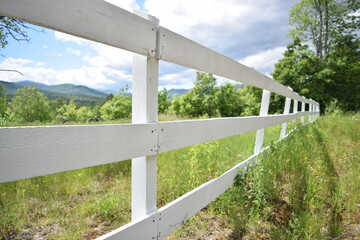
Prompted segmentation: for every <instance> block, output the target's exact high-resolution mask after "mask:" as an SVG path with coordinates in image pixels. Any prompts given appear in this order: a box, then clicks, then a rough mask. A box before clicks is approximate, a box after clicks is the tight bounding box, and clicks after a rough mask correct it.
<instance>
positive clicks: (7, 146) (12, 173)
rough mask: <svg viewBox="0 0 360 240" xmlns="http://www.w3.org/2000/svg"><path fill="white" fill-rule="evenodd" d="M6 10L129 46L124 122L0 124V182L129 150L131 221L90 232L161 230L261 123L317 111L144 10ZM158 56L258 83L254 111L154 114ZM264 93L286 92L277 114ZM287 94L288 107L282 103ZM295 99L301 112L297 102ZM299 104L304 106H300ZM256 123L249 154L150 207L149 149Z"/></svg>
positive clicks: (180, 218) (203, 198) (85, 6)
mask: <svg viewBox="0 0 360 240" xmlns="http://www.w3.org/2000/svg"><path fill="white" fill-rule="evenodd" d="M0 4H1V5H0V6H1V8H0V16H8V17H11V18H15V19H19V20H22V21H26V22H29V23H33V24H36V25H40V26H44V27H46V28H50V29H54V30H57V31H61V32H65V33H68V34H71V35H74V36H78V37H81V38H85V39H89V40H92V41H96V42H100V43H104V44H107V45H111V46H114V47H117V48H121V49H125V50H128V51H131V52H133V53H135V54H134V65H133V109H132V115H133V120H132V124H115V125H96V126H95V125H94V126H92V125H88V126H49V127H9V128H0V182H9V181H15V180H19V179H24V178H31V177H36V176H41V175H46V174H53V173H57V172H62V171H69V170H75V169H80V168H85V167H90V166H96V165H100V164H106V163H112V162H118V161H123V160H127V159H130V158H132V222H130V223H128V224H127V225H125V226H123V227H121V228H119V229H116V230H114V231H112V232H110V233H108V234H106V235H104V236H102V237H100V238H99V239H162V238H164V237H165V236H167V235H168V234H169V233H171V231H173V230H174V229H175V228H177V227H179V226H180V225H181V224H182V223H183V222H184V221H186V220H187V219H188V218H190V217H191V216H192V215H194V214H195V213H196V212H198V211H199V210H200V209H202V208H203V207H205V206H206V205H207V204H209V203H210V202H211V201H213V200H214V199H215V198H217V197H218V196H219V195H220V194H222V193H223V192H224V191H225V190H226V189H228V188H229V187H231V186H232V184H233V182H234V177H235V176H236V174H237V173H238V171H239V169H241V168H244V167H246V166H247V165H248V164H250V163H251V162H252V161H253V160H254V159H255V158H256V157H257V156H258V154H259V153H260V152H261V151H262V150H261V149H262V144H263V138H264V129H265V128H267V127H270V126H274V125H277V124H283V126H282V130H281V136H280V138H284V137H285V136H286V125H287V122H290V121H295V120H296V118H298V117H301V123H302V124H304V123H305V120H304V116H309V118H308V121H309V122H311V121H314V120H315V119H316V117H317V116H318V115H319V110H320V106H319V104H318V103H317V102H315V101H313V100H311V99H306V98H304V97H302V96H300V95H298V94H297V93H295V92H293V91H292V90H291V89H289V88H287V87H285V86H283V85H281V84H280V83H278V82H276V81H274V80H273V79H271V78H269V77H267V76H265V75H262V74H260V73H258V72H256V71H254V70H252V69H250V68H248V67H246V66H244V65H242V64H240V63H238V62H237V61H235V60H232V59H230V58H227V57H225V56H223V55H221V54H219V53H217V52H215V51H212V50H210V49H208V48H206V47H204V46H202V45H200V44H198V43H195V42H193V41H191V40H189V39H187V38H185V37H183V36H181V35H179V34H177V33H174V32H172V31H170V30H168V29H166V28H163V27H161V26H160V25H159V21H158V20H157V19H156V18H154V17H152V16H149V15H146V14H144V13H140V12H137V13H136V14H133V13H130V12H127V11H125V10H123V9H121V8H119V7H116V6H114V5H111V4H109V3H107V2H104V1H102V0H76V1H72V0H31V1H29V0H0ZM159 60H165V61H168V62H172V63H175V64H179V65H182V66H187V67H190V68H193V69H197V70H199V71H204V72H208V73H213V74H215V75H219V76H222V77H225V78H228V79H232V80H235V81H239V82H242V83H245V84H249V85H252V86H255V87H258V88H262V89H263V97H262V102H261V110H260V116H252V117H236V118H217V119H205V120H189V121H176V122H158V117H157V100H158V99H157V92H158V65H159ZM271 93H277V94H280V95H282V96H284V97H286V103H285V107H284V114H282V115H270V116H267V115H268V107H269V101H270V95H271ZM292 101H293V103H294V106H295V107H293V112H292V113H290V105H291V102H292ZM298 103H301V112H298V111H297V109H298V108H297V104H298ZM306 105H308V107H307V109H308V111H305V109H306ZM255 130H257V137H256V143H255V149H254V155H253V156H251V157H250V158H249V159H247V160H245V161H244V162H242V163H239V164H238V165H236V166H234V167H233V168H232V169H230V170H229V171H227V172H225V173H224V174H223V175H221V176H220V177H218V178H215V179H213V180H211V181H209V182H207V183H205V184H203V185H201V186H199V187H197V188H196V189H194V190H192V191H191V192H188V193H187V194H185V195H183V196H181V197H180V198H178V199H176V200H175V201H173V202H171V203H170V204H168V205H166V206H164V207H162V208H160V209H157V208H156V186H157V182H156V178H157V167H156V164H157V162H156V154H157V153H161V152H166V151H170V150H174V149H178V148H182V147H186V146H191V145H194V144H199V143H204V142H208V141H213V140H217V139H221V138H225V137H229V136H233V135H238V134H242V133H246V132H251V131H255Z"/></svg>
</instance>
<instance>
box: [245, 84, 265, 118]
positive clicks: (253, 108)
mask: <svg viewBox="0 0 360 240" xmlns="http://www.w3.org/2000/svg"><path fill="white" fill-rule="evenodd" d="M261 97H262V89H260V88H256V87H253V86H250V85H246V86H245V87H244V88H242V89H240V100H241V102H242V104H243V109H244V110H243V112H242V114H241V115H242V116H255V115H259V112H260V104H261Z"/></svg>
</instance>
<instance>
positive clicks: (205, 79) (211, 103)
mask: <svg viewBox="0 0 360 240" xmlns="http://www.w3.org/2000/svg"><path fill="white" fill-rule="evenodd" d="M194 85H195V86H194V88H193V89H192V90H190V91H188V92H187V93H186V94H184V95H182V96H181V98H180V113H181V114H182V115H188V116H190V117H200V116H204V115H207V116H209V117H214V116H216V114H217V111H216V97H215V96H216V91H217V88H216V78H214V77H213V75H212V74H209V73H201V72H197V73H196V80H195V81H194Z"/></svg>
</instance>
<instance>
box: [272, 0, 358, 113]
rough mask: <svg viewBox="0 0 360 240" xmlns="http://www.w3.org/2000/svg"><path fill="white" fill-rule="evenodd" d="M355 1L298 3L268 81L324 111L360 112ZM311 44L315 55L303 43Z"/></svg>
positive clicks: (356, 4)
mask: <svg viewBox="0 0 360 240" xmlns="http://www.w3.org/2000/svg"><path fill="white" fill-rule="evenodd" d="M359 9H360V3H359V2H358V1H354V0H347V1H345V0H301V1H300V2H299V3H297V4H295V6H294V7H293V9H292V10H291V13H290V16H291V20H290V23H292V24H293V25H295V26H296V27H295V29H293V30H291V32H290V35H291V36H292V37H293V43H292V44H290V45H289V46H288V48H287V50H286V52H285V54H284V58H283V59H280V60H279V62H278V63H277V64H276V65H275V70H274V73H273V77H274V78H275V80H277V81H279V82H281V83H283V84H284V85H288V86H290V87H292V88H293V89H294V91H296V92H299V93H300V94H301V95H303V96H305V97H308V98H313V99H315V100H316V101H318V102H319V103H320V105H321V110H322V111H324V110H325V109H326V108H327V106H329V105H330V103H332V102H338V104H339V107H341V108H343V110H345V111H349V110H355V111H357V110H359V104H357V103H358V102H359V97H357V96H358V95H359V94H358V92H359V87H358V86H359V84H358V76H359V59H360V57H359V38H358V35H357V32H356V31H359V29H360V21H359V19H360V16H359V14H353V13H355V12H359ZM309 40H310V41H311V42H312V44H313V45H314V49H315V52H314V51H312V50H311V47H308V46H307V45H306V44H304V42H306V41H309Z"/></svg>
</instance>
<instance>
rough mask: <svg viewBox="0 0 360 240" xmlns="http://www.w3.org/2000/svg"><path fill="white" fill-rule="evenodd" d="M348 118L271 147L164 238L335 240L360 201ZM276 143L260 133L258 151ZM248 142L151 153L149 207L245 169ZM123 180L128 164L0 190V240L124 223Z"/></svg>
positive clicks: (322, 122) (355, 142) (324, 121)
mask: <svg viewBox="0 0 360 240" xmlns="http://www.w3.org/2000/svg"><path fill="white" fill-rule="evenodd" d="M355 118H356V116H355V117H354V118H352V116H342V115H331V116H327V117H323V118H320V119H319V120H318V121H317V122H316V123H315V124H314V125H307V126H306V127H302V128H301V129H300V130H296V131H295V132H294V133H293V134H291V135H290V137H289V138H288V139H286V140H285V141H283V142H281V143H278V144H273V147H272V148H271V149H270V150H269V151H268V152H267V153H266V154H264V155H263V157H261V158H260V159H259V162H258V165H257V166H256V167H253V168H250V169H249V170H248V171H247V172H246V174H245V175H239V177H238V179H237V184H236V186H235V187H233V188H231V189H230V190H228V191H227V192H226V193H224V194H223V195H222V196H221V197H220V198H219V199H218V200H216V201H215V202H214V203H213V204H211V205H209V206H208V207H206V208H205V209H204V210H203V211H201V212H200V213H199V214H197V215H195V216H194V217H193V218H191V219H190V220H189V221H188V222H187V223H186V224H185V225H184V226H183V227H181V228H180V229H179V230H177V231H175V232H174V233H173V234H172V235H171V236H170V237H169V238H170V239H180V238H181V239H196V238H200V239H202V238H203V239H206V238H209V237H210V235H211V236H217V237H218V238H220V239H221V238H231V237H232V238H241V237H243V238H245V239H246V237H250V238H251V239H253V238H262V237H263V238H274V239H281V238H283V239H288V238H293V239H296V238H300V239H303V238H308V239H310V238H318V237H319V238H322V237H324V236H331V237H334V236H339V235H341V234H343V233H344V232H346V229H344V228H343V224H342V221H345V222H346V221H347V222H351V219H352V216H353V214H354V213H355V212H356V211H357V209H356V204H358V203H359V198H358V196H359V195H360V194H359V189H358V183H359V182H360V181H359V180H360V179H359V176H360V175H359V161H358V156H359V150H358V149H359V130H360V129H359V124H358V122H355V120H354V119H355ZM357 118H359V116H358V115H357ZM160 120H175V118H174V117H171V116H170V117H169V116H161V118H160ZM299 122H300V119H298V120H297V123H299ZM355 123H357V124H355ZM291 128H292V126H291V124H290V125H289V126H288V130H291ZM279 135H280V126H275V127H273V128H270V129H266V133H265V144H272V143H273V142H275V141H277V140H278V138H279ZM254 140H255V134H254V133H248V134H243V135H240V136H234V137H230V138H225V139H222V140H218V141H213V142H209V143H205V144H199V145H195V146H191V147H187V148H183V149H178V150H174V151H171V152H166V153H161V154H159V155H158V207H161V206H163V205H165V204H167V203H169V202H171V201H173V200H175V199H176V198H177V197H180V196H181V195H183V194H184V193H186V192H188V191H190V190H192V189H193V188H195V187H197V186H199V185H200V184H202V183H204V182H207V181H209V180H210V179H212V178H215V177H217V176H219V175H221V174H222V173H223V172H225V171H226V170H228V169H229V168H231V167H232V166H234V165H235V164H236V163H238V162H241V161H242V160H245V159H246V158H247V157H249V156H250V155H251V154H252V153H253V148H254ZM130 175H131V163H130V161H123V162H119V163H113V164H108V165H103V166H97V167H92V168H86V169H81V170H76V171H70V172H65V173H58V174H53V175H49V176H42V177H38V178H32V179H25V180H20V181H15V182H10V183H3V184H0V210H1V217H0V231H1V236H2V238H3V239H32V238H34V236H37V237H41V236H47V238H49V239H93V238H95V237H97V236H100V235H102V234H104V233H106V232H108V231H110V230H112V229H115V228H117V227H119V226H121V225H123V224H126V223H127V222H129V221H130V201H131V196H130V191H131V183H130V179H131V176H130Z"/></svg>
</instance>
